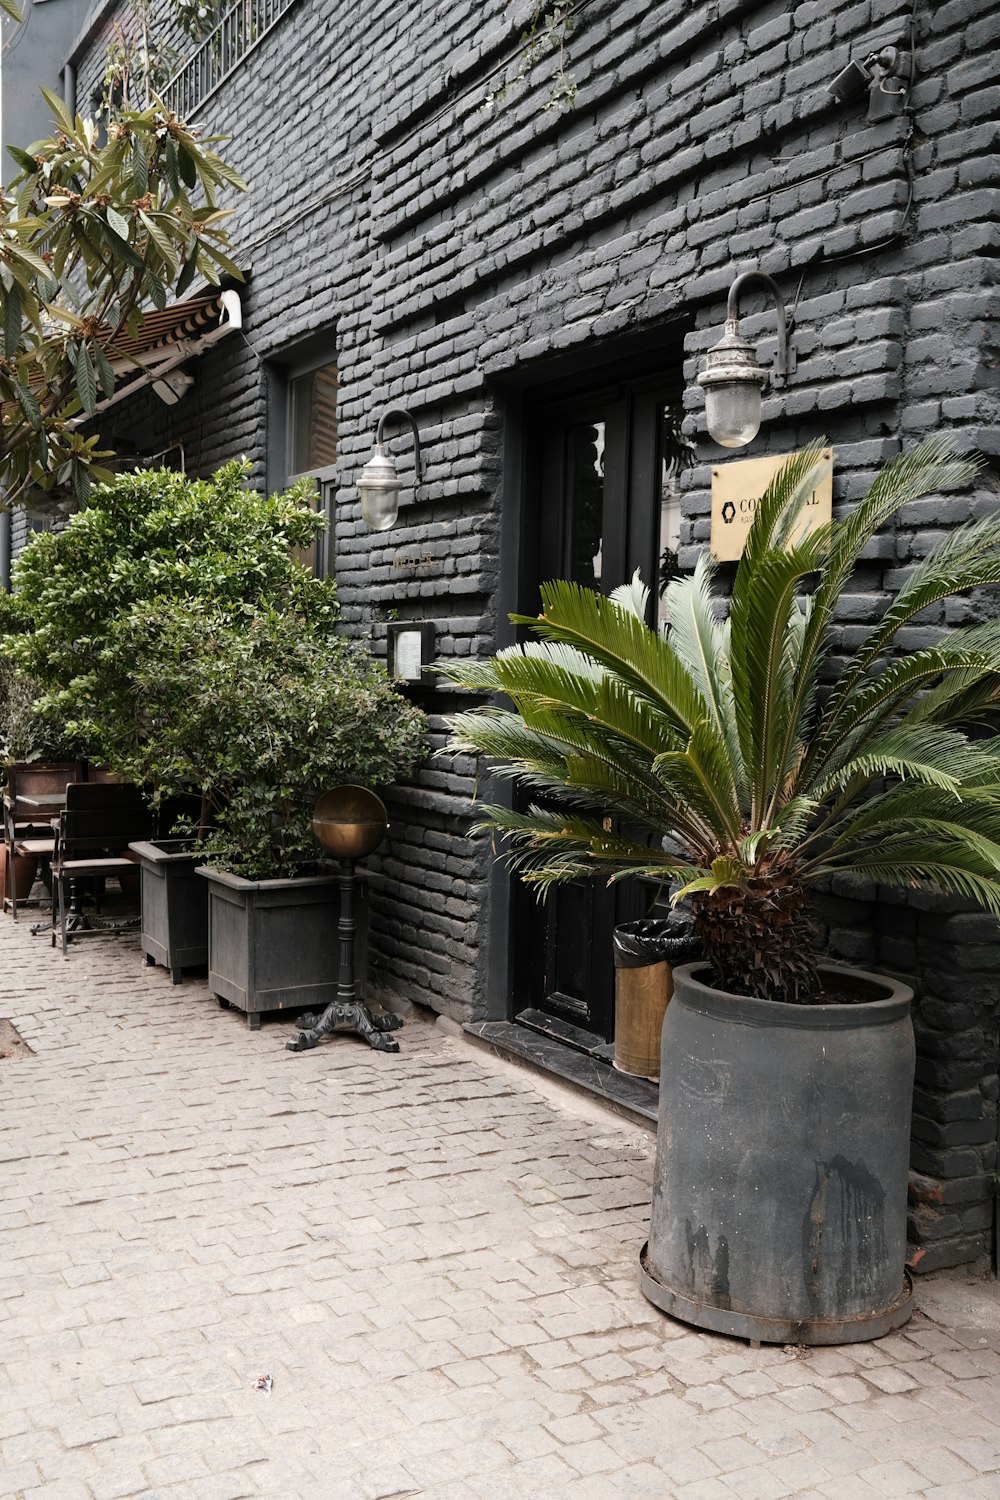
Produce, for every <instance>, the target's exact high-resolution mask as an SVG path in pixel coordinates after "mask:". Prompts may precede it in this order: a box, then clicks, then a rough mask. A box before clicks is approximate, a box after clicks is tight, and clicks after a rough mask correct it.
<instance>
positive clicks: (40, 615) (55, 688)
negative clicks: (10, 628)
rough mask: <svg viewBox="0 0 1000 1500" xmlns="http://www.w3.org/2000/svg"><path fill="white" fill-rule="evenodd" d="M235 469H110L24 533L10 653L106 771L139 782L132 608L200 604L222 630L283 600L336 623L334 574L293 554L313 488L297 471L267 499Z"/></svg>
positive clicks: (308, 533) (308, 523)
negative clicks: (190, 473) (62, 512)
mask: <svg viewBox="0 0 1000 1500" xmlns="http://www.w3.org/2000/svg"><path fill="white" fill-rule="evenodd" d="M248 472H249V466H248V465H247V464H246V463H244V462H242V461H236V462H233V463H229V464H226V465H225V466H224V467H223V468H221V469H220V470H219V471H218V472H217V473H216V474H215V475H213V477H212V478H211V479H210V480H192V479H188V478H187V477H186V476H185V475H183V474H177V473H173V472H172V471H170V470H167V469H159V470H137V471H136V472H135V473H133V474H123V475H121V476H119V477H118V478H117V479H116V480H115V482H114V483H113V484H110V485H103V486H99V487H98V488H96V489H95V490H94V491H93V494H92V497H91V501H90V504H89V506H88V508H87V509H86V510H85V511H83V512H82V513H81V514H79V515H76V516H74V517H73V518H72V520H71V521H70V523H69V525H68V526H67V527H66V529H65V530H64V531H62V532H58V533H55V532H40V533H38V534H37V535H36V536H34V537H33V538H32V539H31V541H30V542H29V544H28V546H27V547H26V548H25V550H24V552H23V553H22V555H21V557H20V558H19V559H18V562H17V565H16V568H15V574H14V587H15V597H16V601H17V608H18V609H19V610H20V611H21V612H22V613H27V615H28V616H29V617H30V618H31V620H32V622H33V629H32V630H31V631H30V633H27V634H22V635H20V636H18V637H17V638H16V639H15V640H14V641H13V643H12V652H13V659H14V660H15V662H16V663H17V665H18V667H19V668H20V670H21V671H23V672H24V673H26V674H27V675H28V676H29V677H30V678H32V679H34V680H36V681H37V682H38V683H39V684H40V685H41V688H42V696H41V698H40V699H39V705H38V706H39V711H40V712H41V713H42V714H43V715H45V716H47V717H48V718H49V719H50V720H51V721H52V722H54V723H56V724H58V725H60V726H62V727H64V728H65V730H66V732H67V733H68V734H69V735H71V736H73V737H76V738H79V739H81V740H83V741H85V742H86V743H87V745H88V746H89V747H90V751H91V753H92V754H93V755H94V756H95V757H97V758H99V759H100V760H101V761H102V762H103V763H104V764H106V765H108V766H111V767H112V769H114V770H115V771H117V772H119V774H123V775H128V776H132V777H134V778H135V779H139V780H142V781H147V782H148V781H150V777H149V776H147V775H144V774H142V769H143V761H144V756H145V753H146V748H147V744H148V742H149V740H150V738H151V729H152V726H151V724H150V722H149V718H148V715H147V713H146V711H145V707H144V704H143V702H142V700H141V698H140V696H139V694H138V692H137V688H136V671H137V668H138V667H139V666H140V665H141V664H140V663H139V662H138V661H137V656H136V638H135V630H136V618H137V617H140V618H144V619H145V620H146V621H147V623H148V621H149V619H151V618H152V617H154V616H155V614H156V613H157V612H161V613H162V614H163V616H164V619H165V621H167V622H169V621H171V620H173V619H174V618H175V616H176V614H177V613H181V614H183V612H184V611H190V612H192V614H193V615H195V616H197V615H199V614H202V613H204V612H205V611H209V612H210V613H211V614H212V617H213V620H218V621H220V622H222V623H223V624H227V625H233V626H234V627H235V626H238V625H240V624H241V623H242V622H245V621H247V620H249V619H250V618H251V617H252V616H253V615H254V614H255V612H256V611H258V610H264V611H268V610H284V609H287V610H289V611H290V612H292V613H293V614H294V615H295V616H297V617H298V618H300V619H302V620H303V621H305V622H308V624H309V625H310V626H312V627H314V628H315V629H317V630H332V628H333V626H334V623H335V622H336V618H337V596H336V589H335V587H334V585H333V584H332V583H328V582H324V581H322V580H320V579H317V578H314V577H313V575H312V574H311V573H310V572H309V571H308V569H306V568H304V567H303V566H302V564H301V563H299V562H298V561H297V560H296V559H295V557H294V556H293V549H296V548H305V547H308V546H309V545H310V544H311V543H312V541H313V540H314V539H315V537H316V535H317V533H318V531H320V530H321V529H322V527H323V525H324V524H325V523H324V520H323V518H322V517H321V516H318V515H317V514H316V512H315V510H314V508H313V501H314V498H315V487H314V486H313V484H312V482H311V481H303V482H302V483H300V484H297V485H295V486H293V487H292V488H291V489H290V490H288V491H287V492H286V493H284V494H281V495H274V496H271V497H270V498H267V497H265V496H263V495H259V494H257V493H256V491H254V490H253V489H251V488H249V487H248V484H247V475H248ZM146 637H147V639H149V638H150V632H149V631H148V630H147V632H146ZM152 784H154V785H155V780H154V781H153V783H152Z"/></svg>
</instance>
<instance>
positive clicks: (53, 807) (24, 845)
mask: <svg viewBox="0 0 1000 1500" xmlns="http://www.w3.org/2000/svg"><path fill="white" fill-rule="evenodd" d="M80 776H81V765H80V762H79V761H58V762H55V763H53V764H51V765H34V764H30V763H23V764H17V765H13V766H11V767H10V768H9V769H8V772H7V786H6V790H5V792H4V799H3V822H4V845H5V848H6V852H7V888H5V890H4V892H3V910H4V911H6V910H7V908H8V907H9V908H10V914H11V916H12V917H13V918H14V921H15V922H16V921H17V887H16V883H15V880H14V857H15V855H27V856H34V857H36V858H41V859H48V858H51V856H52V853H53V851H54V848H55V837H54V834H53V824H54V822H55V820H56V819H57V818H58V816H59V812H60V811H61V807H62V804H63V801H64V799H65V793H66V787H67V785H68V784H69V783H70V782H71V781H77V780H79V778H80Z"/></svg>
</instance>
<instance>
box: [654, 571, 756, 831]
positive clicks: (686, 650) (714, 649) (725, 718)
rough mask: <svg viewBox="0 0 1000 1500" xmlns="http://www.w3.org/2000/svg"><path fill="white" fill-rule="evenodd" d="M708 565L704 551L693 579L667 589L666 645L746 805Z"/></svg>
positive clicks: (723, 631)
mask: <svg viewBox="0 0 1000 1500" xmlns="http://www.w3.org/2000/svg"><path fill="white" fill-rule="evenodd" d="M713 572H714V569H713V566H712V560H711V557H710V555H709V553H708V552H702V553H701V555H700V556H699V558H698V561H697V563H696V564H695V570H694V573H693V574H690V575H688V576H687V577H681V578H676V579H674V580H673V581H672V582H671V583H669V584H668V585H667V590H666V595H665V602H666V608H667V618H668V622H669V641H670V644H671V646H672V647H673V649H674V650H675V651H676V652H677V654H678V656H679V657H680V658H681V661H682V662H683V663H684V665H685V667H686V668H687V670H688V672H689V673H690V676H691V680H692V681H693V682H694V684H695V686H696V688H697V689H698V691H699V692H700V693H701V696H702V698H703V699H704V700H705V703H706V704H707V706H708V712H709V715H710V717H711V719H712V721H713V723H714V724H715V727H716V730H717V732H718V734H719V736H720V738H722V739H723V740H724V741H725V743H726V747H727V749H728V753H729V761H730V767H731V770H730V776H731V779H732V780H733V782H734V783H735V785H736V787H737V792H738V796H739V800H740V801H741V802H742V803H746V802H747V801H748V800H749V784H748V781H747V775H746V767H745V765H744V763H743V755H742V752H741V750H740V743H739V735H738V734H737V731H736V715H735V710H734V705H733V681H732V670H731V666H730V662H729V651H728V644H727V643H728V629H727V627H726V626H724V625H723V623H722V621H721V620H720V618H719V613H718V609H717V606H716V603H715V600H714V599H713V597H712V576H713Z"/></svg>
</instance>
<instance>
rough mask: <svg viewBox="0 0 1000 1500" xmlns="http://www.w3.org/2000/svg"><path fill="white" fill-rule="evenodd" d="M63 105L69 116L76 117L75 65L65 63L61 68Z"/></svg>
mask: <svg viewBox="0 0 1000 1500" xmlns="http://www.w3.org/2000/svg"><path fill="white" fill-rule="evenodd" d="M63 103H64V104H65V105H66V108H67V109H68V110H69V112H70V114H71V115H73V116H74V117H75V116H76V63H71V62H67V63H66V64H65V65H64V67H63Z"/></svg>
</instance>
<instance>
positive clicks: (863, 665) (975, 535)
mask: <svg viewBox="0 0 1000 1500" xmlns="http://www.w3.org/2000/svg"><path fill="white" fill-rule="evenodd" d="M995 583H1000V516H988V517H987V518H986V519H985V520H982V521H976V522H973V523H972V524H971V525H968V526H962V527H958V528H956V530H955V531H954V532H952V533H951V535H950V536H947V537H945V539H944V540H943V541H941V542H939V543H938V545H937V546H936V547H935V548H934V549H933V551H932V552H930V553H928V555H927V556H926V557H925V558H924V559H923V561H922V562H920V563H919V564H918V565H917V567H916V568H915V569H914V570H913V572H912V573H911V575H910V577H909V578H908V579H907V581H906V582H905V583H904V584H903V586H902V588H901V589H900V590H899V592H898V594H897V595H896V598H895V600H894V601H893V603H892V604H891V605H890V606H889V608H888V609H887V610H886V612H885V614H884V615H883V616H882V619H881V620H880V621H879V623H878V625H877V626H876V627H875V629H874V630H873V631H871V632H870V634H869V635H868V636H867V638H866V639H865V640H864V641H863V642H862V644H861V646H860V647H859V649H858V651H857V652H856V653H855V655H854V656H853V657H852V658H851V660H850V661H849V662H848V663H847V666H846V667H845V668H844V672H843V675H842V677H841V679H840V681H839V682H838V684H837V692H838V695H841V696H845V697H846V696H847V695H848V694H849V692H850V691H851V689H852V687H853V685H854V684H855V683H857V682H858V681H859V680H860V679H861V678H862V677H863V676H864V674H865V672H866V671H867V670H868V668H869V667H870V666H871V664H872V662H874V661H877V660H878V658H879V657H880V656H882V655H883V653H884V652H885V651H886V650H888V648H889V646H890V644H891V643H892V640H893V638H894V637H895V635H896V634H897V632H898V631H899V630H900V629H901V628H902V627H903V626H904V625H907V624H909V622H910V621H911V620H912V619H913V618H914V617H915V616H916V615H919V614H921V613H922V612H923V611H924V610H925V609H929V608H930V607H931V606H932V605H934V604H938V603H940V601H941V600H942V599H948V598H951V597H953V596H954V595H956V594H963V593H967V592H968V591H969V590H970V589H976V588H985V587H987V586H989V585H991V584H995Z"/></svg>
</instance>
